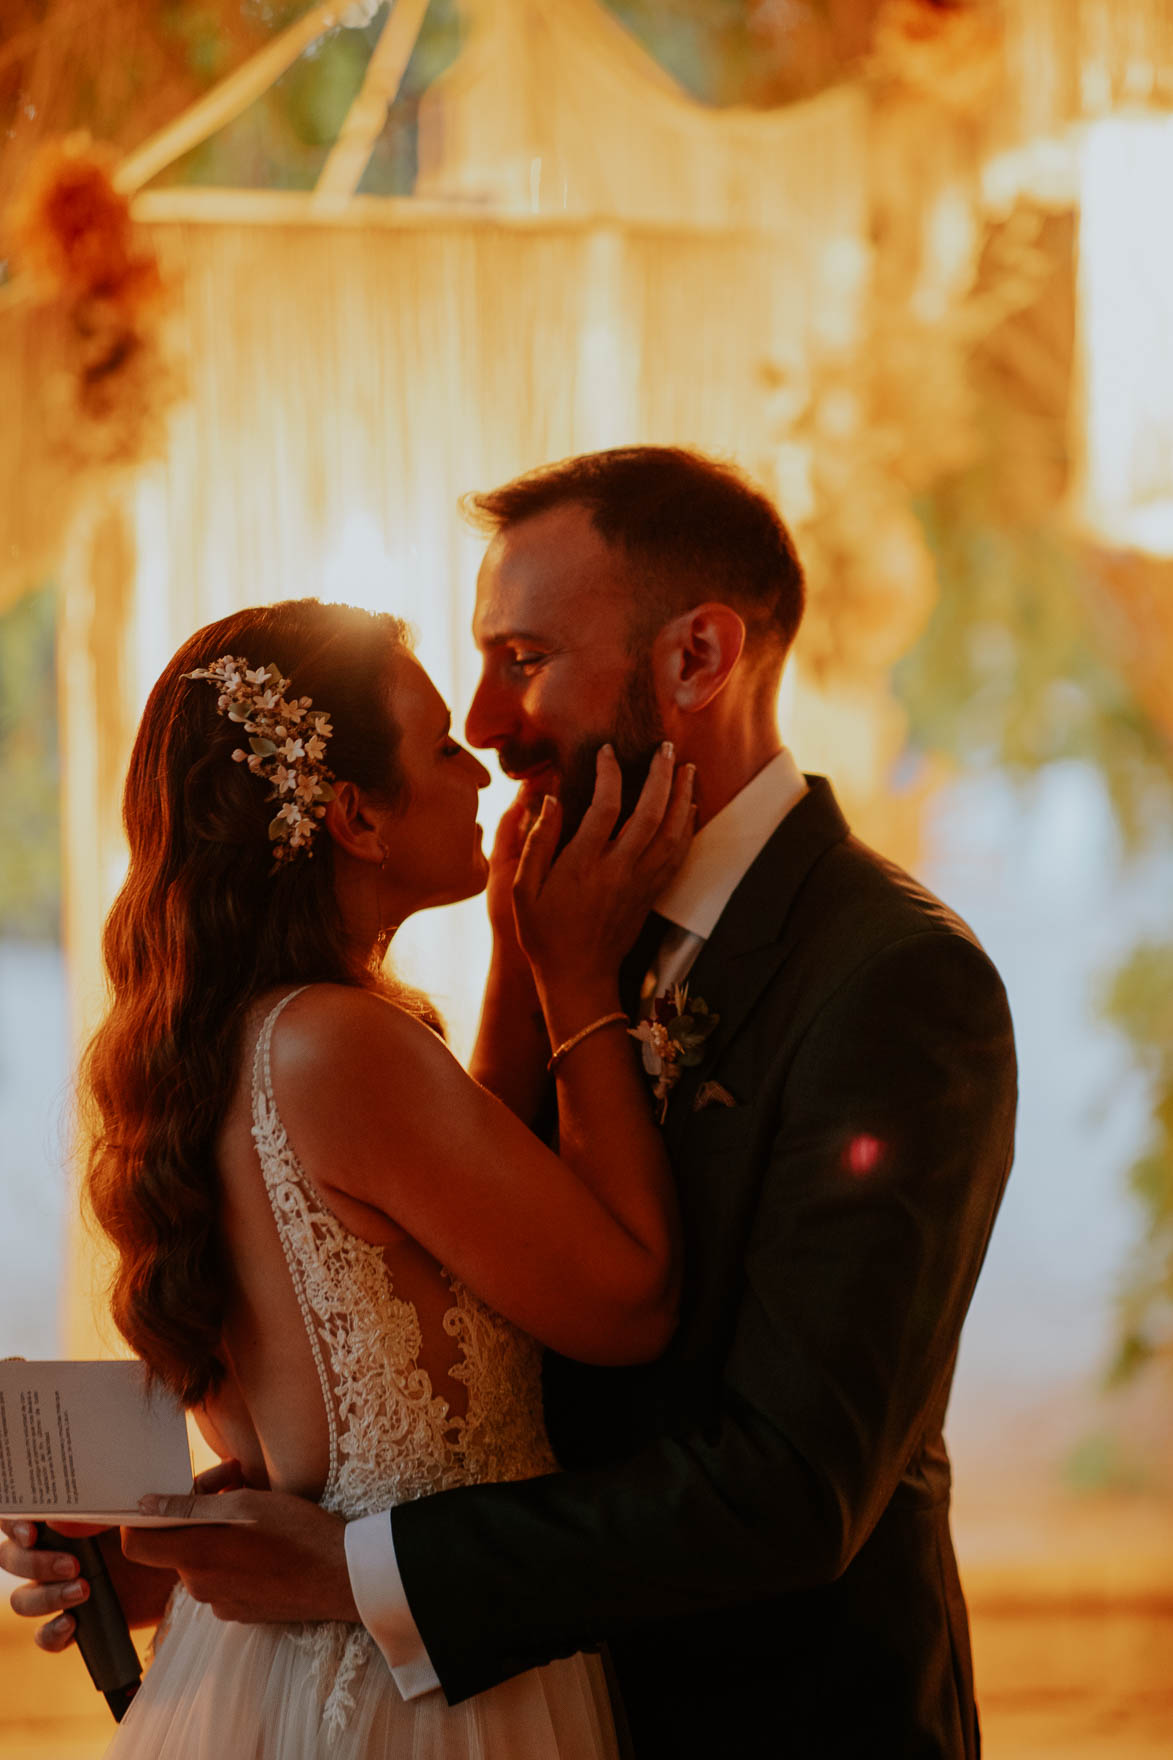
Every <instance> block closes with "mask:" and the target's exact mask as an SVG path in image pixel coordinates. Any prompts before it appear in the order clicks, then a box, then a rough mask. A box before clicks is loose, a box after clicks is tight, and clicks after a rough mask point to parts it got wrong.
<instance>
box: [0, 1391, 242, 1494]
mask: <svg viewBox="0 0 1173 1760" xmlns="http://www.w3.org/2000/svg"><path fill="white" fill-rule="evenodd" d="M191 1485H192V1473H191V1451H190V1448H189V1447H188V1440H187V1423H186V1420H185V1418H184V1415H183V1410H182V1408H181V1407H180V1406H179V1405H177V1404H176V1403H175V1401H174V1400H173V1399H172V1398H171V1397H170V1396H169V1395H168V1394H166V1393H162V1392H159V1393H156V1394H154V1395H150V1394H148V1392H147V1382H146V1372H145V1370H144V1368H143V1365H142V1364H141V1363H138V1362H115V1363H69V1362H25V1361H23V1360H21V1359H19V1358H10V1359H9V1360H8V1361H6V1362H0V1515H2V1516H16V1517H22V1518H24V1519H26V1520H29V1521H37V1520H44V1521H49V1522H52V1521H63V1522H64V1521H71V1522H104V1523H107V1524H110V1525H113V1524H116V1523H117V1524H125V1525H127V1526H131V1527H139V1526H142V1527H156V1526H159V1525H164V1524H162V1523H161V1522H160V1519H159V1518H158V1517H155V1518H153V1519H152V1518H150V1517H144V1516H141V1515H140V1514H139V1512H138V1500H139V1498H140V1497H143V1496H144V1495H145V1494H146V1493H147V1492H159V1493H160V1494H161V1495H163V1496H165V1497H172V1496H179V1497H184V1496H186V1495H187V1494H188V1493H189V1492H190V1491H191ZM197 1519H199V1518H197ZM202 1519H203V1520H204V1521H207V1520H208V1519H209V1518H208V1517H206V1516H205V1517H203V1518H202ZM165 1525H166V1526H168V1527H175V1526H180V1525H181V1524H180V1523H179V1522H177V1521H175V1520H174V1519H167V1520H166V1522H165Z"/></svg>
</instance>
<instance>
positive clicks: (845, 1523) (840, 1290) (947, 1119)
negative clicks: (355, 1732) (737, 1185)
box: [392, 931, 1015, 1702]
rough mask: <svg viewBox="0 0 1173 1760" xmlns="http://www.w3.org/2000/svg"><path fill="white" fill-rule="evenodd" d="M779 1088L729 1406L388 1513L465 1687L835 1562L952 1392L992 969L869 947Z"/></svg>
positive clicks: (442, 1662)
mask: <svg viewBox="0 0 1173 1760" xmlns="http://www.w3.org/2000/svg"><path fill="white" fill-rule="evenodd" d="M778 1092H779V1106H778V1112H777V1118H776V1125H775V1128H774V1134H773V1137H772V1142H771V1147H770V1153H769V1156H768V1164H767V1166H766V1170H765V1174H764V1178H763V1182H762V1185H761V1190H760V1197H759V1200H758V1204H757V1209H756V1213H755V1215H754V1219H753V1224H752V1228H751V1231H750V1235H749V1239H748V1244H747V1252H746V1258H745V1275H744V1282H743V1284H742V1288H741V1291H740V1296H739V1298H738V1303H737V1311H736V1318H735V1324H734V1329H733V1335H732V1344H731V1347H730V1350H729V1354H728V1357H727V1360H726V1363H725V1368H724V1373H723V1377H722V1384H721V1391H720V1399H719V1403H718V1406H717V1409H716V1410H715V1411H714V1412H713V1413H712V1415H711V1420H710V1418H708V1417H706V1421H705V1423H704V1425H703V1428H697V1429H695V1430H690V1431H685V1432H682V1433H679V1434H673V1435H666V1436H664V1437H662V1438H660V1439H658V1440H657V1441H655V1442H654V1443H652V1444H651V1445H649V1446H647V1447H645V1448H643V1449H642V1450H641V1451H640V1452H639V1453H638V1454H637V1455H635V1456H633V1457H632V1458H631V1459H629V1460H627V1461H625V1462H623V1463H621V1464H619V1465H617V1466H613V1467H607V1468H603V1469H598V1470H592V1471H585V1472H568V1473H563V1474H559V1475H552V1476H550V1477H546V1478H541V1479H535V1480H528V1481H524V1482H521V1483H517V1484H509V1485H483V1486H472V1487H462V1488H461V1489H459V1490H455V1491H451V1492H446V1493H443V1494H441V1495H440V1496H437V1497H433V1498H428V1499H425V1500H423V1501H421V1502H418V1503H414V1504H408V1505H404V1506H402V1507H400V1508H399V1509H397V1510H395V1511H393V1513H392V1524H393V1531H394V1538H395V1548H396V1552H397V1555H398V1559H399V1565H400V1569H401V1571H402V1576H403V1582H404V1586H405V1589H406V1592H407V1597H408V1600H409V1602H410V1605H411V1609H412V1613H413V1614H414V1616H415V1619H416V1622H417V1624H418V1626H419V1629H420V1632H421V1634H422V1635H423V1638H424V1642H425V1644H426V1646H427V1650H428V1653H429V1655H430V1656H431V1658H432V1661H433V1663H434V1665H435V1668H436V1671H437V1673H438V1675H439V1678H440V1681H441V1683H442V1685H443V1687H444V1690H445V1692H446V1694H447V1695H448V1697H449V1698H450V1699H451V1700H453V1701H454V1702H455V1701H456V1700H458V1699H461V1698H464V1697H466V1696H468V1695H469V1694H471V1693H474V1692H479V1691H481V1690H483V1689H484V1688H486V1687H488V1686H490V1685H493V1684H494V1683H495V1682H496V1681H498V1680H501V1679H503V1678H506V1677H507V1676H510V1675H512V1674H516V1673H518V1672H520V1671H521V1670H523V1669H526V1668H531V1667H534V1666H536V1665H538V1664H541V1663H544V1662H547V1661H550V1660H551V1659H552V1658H553V1657H556V1656H563V1655H568V1654H571V1653H572V1652H574V1651H576V1650H580V1649H584V1648H590V1647H592V1646H594V1645H597V1644H598V1643H599V1642H601V1641H604V1640H606V1639H608V1638H613V1637H617V1636H620V1635H621V1634H622V1633H623V1632H624V1631H626V1630H629V1629H630V1628H632V1627H633V1626H638V1625H640V1624H643V1623H646V1622H650V1621H656V1620H661V1619H669V1618H673V1617H677V1616H683V1615H696V1614H701V1613H705V1612H712V1611H714V1610H719V1609H720V1608H722V1607H724V1606H730V1605H733V1604H736V1603H741V1602H746V1601H750V1600H753V1599H755V1598H758V1597H761V1596H768V1595H773V1594H778V1593H781V1592H784V1591H787V1590H793V1589H800V1588H803V1587H808V1586H811V1585H814V1584H818V1583H823V1582H828V1581H830V1580H832V1579H834V1578H835V1577H837V1576H838V1575H840V1574H841V1573H842V1572H843V1571H844V1570H845V1569H846V1567H847V1566H848V1564H849V1563H850V1562H851V1560H852V1558H853V1557H854V1556H855V1554H856V1552H857V1551H858V1550H859V1548H860V1547H861V1546H862V1544H863V1543H864V1541H865V1540H866V1539H867V1537H868V1535H869V1534H870V1532H871V1530H872V1528H873V1527H874V1525H875V1523H876V1521H877V1520H878V1518H879V1516H880V1515H881V1514H882V1512H883V1510H884V1507H885V1505H886V1504H887V1502H888V1501H889V1499H890V1498H891V1496H892V1493H893V1491H894V1490H895V1488H896V1485H897V1483H898V1482H899V1480H900V1478H901V1475H902V1473H903V1472H904V1471H905V1468H906V1466H907V1465H908V1462H909V1460H910V1458H911V1456H912V1455H913V1453H914V1451H915V1449H916V1446H917V1443H918V1441H919V1439H920V1437H921V1435H922V1433H923V1432H924V1431H925V1429H926V1426H927V1423H928V1421H929V1418H930V1416H931V1414H932V1413H933V1412H934V1411H938V1410H939V1409H940V1403H941V1402H942V1401H943V1399H944V1396H945V1393H946V1391H947V1387H948V1381H949V1376H950V1374H951V1372H952V1365H953V1360H954V1357H955V1353H956V1348H957V1342H958V1336H959V1333H960V1329H961V1323H962V1320H963V1318H964V1315H965V1312H966V1308H967V1307H968V1304H969V1300H970V1296H971V1295H972V1292H973V1287H974V1284H975V1282H976V1279H977V1275H978V1271H979V1269H980V1266H981V1261H982V1258H983V1256H984V1253H985V1249H986V1244H987V1241H988V1238H989V1232H990V1228H991V1226H992V1223H993V1219H994V1214H995V1212H996V1209H997V1206H998V1202H999V1200H1000V1197H1001V1193H1002V1189H1003V1186H1004V1183H1005V1179H1006V1175H1007V1172H1008V1170H1009V1165H1010V1160H1011V1155H1012V1142H1013V1119H1014V1105H1015V1070H1014V1052H1013V1040H1012V1034H1011V1026H1010V1018H1009V1012H1008V1009H1007V1006H1006V1000H1005V995H1004V992H1003V990H1002V986H1001V984H1000V982H999V980H998V977H997V974H996V973H995V972H994V970H993V967H992V966H991V965H990V963H989V961H988V960H987V959H986V957H985V955H984V954H983V953H982V952H981V951H980V949H978V948H977V947H976V946H975V945H974V944H973V943H971V942H969V941H967V940H965V939H964V938H963V937H961V936H959V935H956V934H952V933H947V932H943V931H942V932H937V931H932V932H929V933H924V934H917V935H914V936H912V937H909V938H908V939H906V940H904V941H900V942H898V943H896V944H895V945H893V946H890V947H888V948H886V949H885V950H883V951H882V952H881V953H878V954H875V955H873V956H872V958H871V959H870V960H868V961H867V962H866V963H865V964H864V965H863V966H862V967H861V968H860V969H859V970H857V971H856V972H855V973H854V974H853V975H852V976H851V977H850V978H849V979H848V980H847V981H846V982H845V983H844V984H843V985H842V986H841V987H840V989H839V990H838V992H837V993H836V994H834V995H833V996H832V997H831V999H830V1000H829V1001H828V1002H827V1003H825V1004H824V1005H823V1007H822V1009H821V1010H820V1012H819V1014H818V1015H817V1016H816V1018H815V1019H814V1021H813V1022H812V1024H811V1025H810V1027H809V1028H808V1029H807V1030H806V1033H805V1035H804V1036H803V1039H802V1041H801V1043H800V1044H799V1046H798V1049H797V1051H796V1052H795V1053H794V1054H793V1056H792V1057H791V1058H790V1059H788V1066H787V1068H786V1069H785V1071H784V1072H782V1073H781V1082H780V1086H779V1089H778Z"/></svg>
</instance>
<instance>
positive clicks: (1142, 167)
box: [1079, 116, 1173, 556]
mask: <svg viewBox="0 0 1173 1760" xmlns="http://www.w3.org/2000/svg"><path fill="white" fill-rule="evenodd" d="M1171 187H1173V119H1170V118H1169V117H1167V116H1137V117H1113V118H1111V119H1109V120H1106V121H1103V122H1097V123H1095V124H1093V125H1092V126H1090V127H1089V128H1088V131H1087V135H1086V138H1085V141H1084V145H1083V176H1082V201H1081V207H1080V246H1079V288H1080V303H1081V308H1082V326H1083V346H1084V368H1083V371H1084V410H1083V412H1082V415H1083V418H1084V421H1085V423H1086V428H1085V434H1084V443H1083V448H1082V450H1083V458H1084V473H1085V477H1084V495H1083V515H1084V518H1085V519H1086V520H1087V522H1088V524H1089V525H1090V526H1091V527H1092V528H1093V529H1094V530H1095V532H1096V533H1098V534H1099V535H1100V536H1101V537H1102V538H1103V539H1105V540H1106V541H1107V542H1108V543H1110V544H1112V545H1115V546H1118V547H1120V548H1126V549H1133V550H1140V551H1146V552H1148V553H1150V554H1152V555H1156V556H1173V227H1171V226H1170V224H1169V218H1168V210H1169V190H1170V188H1171Z"/></svg>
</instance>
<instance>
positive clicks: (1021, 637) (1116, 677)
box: [896, 466, 1173, 1466]
mask: <svg viewBox="0 0 1173 1760" xmlns="http://www.w3.org/2000/svg"><path fill="white" fill-rule="evenodd" d="M992 483H993V472H992V467H989V466H987V467H986V468H985V469H983V468H982V467H977V468H975V470H974V471H973V472H972V473H971V474H969V475H967V476H965V477H962V478H958V479H955V480H953V481H951V482H949V483H946V484H944V485H942V486H941V487H940V488H939V489H938V490H937V491H936V492H935V493H934V494H932V495H930V496H927V497H926V498H925V499H924V500H923V501H922V502H921V504H920V506H919V513H920V517H921V520H922V523H923V526H924V530H925V533H926V536H927V538H928V541H929V543H930V545H931V547H932V549H933V552H934V555H935V559H936V564H937V570H938V576H939V584H940V597H939V600H938V604H937V607H936V609H935V612H934V615H933V617H932V619H931V621H930V624H929V626H928V628H927V629H926V631H925V633H924V635H923V637H922V639H921V641H920V642H919V644H918V645H917V647H916V649H915V650H914V651H913V652H912V653H911V654H910V655H909V656H908V657H907V658H906V659H905V661H904V662H903V663H902V664H901V666H900V667H899V668H898V670H897V675H896V687H897V690H898V693H899V694H900V696H901V698H902V700H903V702H904V704H905V705H906V707H907V710H908V713H909V717H910V737H911V741H912V743H913V745H914V746H916V747H918V748H920V749H921V750H932V751H937V752H943V753H945V754H947V755H948V756H950V757H951V758H953V759H954V760H955V761H956V762H958V763H959V764H961V765H962V766H976V767H990V766H996V767H999V768H1001V769H1003V770H1005V771H1008V772H1010V774H1012V775H1017V776H1020V777H1022V778H1023V779H1026V778H1028V777H1029V776H1030V775H1031V774H1033V773H1034V772H1036V771H1038V770H1040V769H1042V768H1043V767H1044V766H1046V765H1048V764H1053V763H1057V762H1060V761H1063V760H1080V761H1082V762H1084V763H1087V764H1092V765H1094V766H1095V767H1096V769H1097V770H1098V771H1099V772H1100V775H1101V776H1102V778H1103V780H1104V783H1105V785H1106V787H1107V790H1108V794H1109V798H1110V800H1111V802H1112V806H1113V810H1114V813H1115V817H1116V820H1117V823H1118V825H1119V827H1120V830H1121V833H1122V836H1123V838H1124V841H1125V845H1126V848H1128V849H1131V850H1133V851H1136V850H1138V849H1139V848H1140V847H1142V846H1143V845H1144V844H1145V842H1146V841H1149V840H1150V839H1151V838H1152V836H1153V835H1154V832H1156V833H1157V834H1160V835H1163V834H1165V833H1166V832H1167V828H1168V827H1169V826H1170V825H1171V824H1173V754H1171V753H1170V749H1169V746H1168V743H1167V741H1166V740H1165V738H1164V736H1163V735H1162V733H1161V731H1160V730H1159V729H1158V728H1157V727H1156V726H1155V725H1154V723H1153V722H1152V720H1151V719H1150V718H1149V717H1148V715H1147V714H1146V713H1145V711H1144V710H1143V708H1142V707H1141V705H1140V704H1139V702H1138V701H1137V699H1136V697H1135V696H1134V695H1133V693H1132V692H1131V690H1130V689H1129V686H1128V683H1127V680H1126V679H1125V677H1124V675H1123V673H1122V672H1121V671H1120V669H1119V668H1118V667H1117V666H1115V665H1114V664H1113V662H1112V659H1111V656H1110V655H1109V654H1107V653H1106V652H1105V650H1104V648H1103V646H1102V644H1101V643H1100V642H1099V640H1098V633H1097V624H1096V620H1095V617H1094V615H1093V608H1094V595H1095V592H1096V584H1095V581H1094V579H1093V578H1092V576H1091V574H1090V572H1089V566H1088V564H1087V562H1086V561H1085V560H1084V558H1083V557H1082V555H1081V553H1080V552H1079V550H1078V549H1077V548H1076V546H1075V544H1074V543H1073V542H1072V541H1071V540H1070V539H1069V538H1068V537H1067V536H1066V535H1065V534H1064V533H1063V532H1062V531H1061V530H1060V529H1059V528H1058V527H1056V526H1054V525H1048V524H1046V523H1043V524H1039V525H1034V526H1029V525H1026V524H1019V523H1017V522H1015V521H1014V520H1012V519H1006V518H1002V517H999V511H998V507H997V503H996V500H995V497H994V495H993V494H992V493H991V488H992ZM1101 1013H1102V1016H1103V1017H1104V1018H1105V1019H1107V1020H1109V1021H1110V1022H1111V1023H1112V1024H1113V1025H1114V1026H1115V1027H1116V1028H1117V1029H1118V1030H1119V1031H1120V1032H1121V1033H1123V1035H1124V1036H1125V1038H1126V1039H1127V1041H1128V1043H1129V1045H1130V1047H1131V1050H1132V1054H1133V1057H1134V1059H1135V1061H1136V1063H1137V1065H1138V1066H1139V1067H1140V1068H1141V1069H1142V1070H1143V1071H1144V1072H1145V1073H1146V1075H1147V1076H1148V1078H1149V1080H1150V1082H1151V1091H1152V1122H1151V1127H1150V1132H1149V1138H1148V1141H1147V1143H1146V1145H1145V1148H1144V1150H1143V1152H1142V1154H1141V1156H1140V1157H1139V1159H1138V1160H1137V1161H1136V1163H1135V1164H1134V1166H1133V1167H1132V1168H1131V1169H1130V1170H1129V1173H1128V1181H1129V1186H1130V1189H1131V1191H1132V1193H1133V1194H1134V1196H1135V1198H1136V1200H1137V1202H1138V1204H1139V1206H1140V1209H1141V1211H1142V1213H1143V1215H1144V1217H1145V1221H1146V1231H1145V1236H1144V1239H1143V1241H1142V1242H1141V1245H1140V1247H1139V1248H1138V1250H1137V1252H1136V1254H1135V1256H1134V1259H1133V1262H1132V1264H1131V1266H1130V1268H1129V1270H1128V1273H1127V1276H1126V1280H1125V1285H1124V1288H1123V1290H1122V1292H1121V1300H1120V1331H1119V1337H1118V1341H1117V1346H1116V1354H1115V1361H1114V1364H1113V1367H1112V1378H1113V1379H1114V1380H1116V1381H1124V1380H1127V1379H1128V1378H1129V1377H1130V1376H1131V1375H1133V1374H1134V1373H1135V1372H1136V1371H1137V1370H1138V1369H1140V1368H1141V1367H1142V1365H1143V1364H1145V1363H1146V1362H1147V1361H1148V1360H1149V1359H1150V1358H1151V1357H1153V1356H1154V1355H1155V1354H1157V1353H1158V1352H1161V1351H1166V1350H1170V1349H1173V940H1170V941H1169V942H1152V943H1150V942H1146V943H1145V944H1143V945H1141V946H1138V947H1137V948H1136V949H1135V950H1134V951H1133V953H1132V954H1131V955H1130V956H1129V958H1128V959H1127V960H1126V961H1125V963H1124V964H1123V965H1122V966H1121V967H1120V969H1119V970H1118V971H1116V972H1115V973H1113V974H1111V975H1110V977H1109V979H1108V980H1107V983H1106V986H1105V993H1104V998H1103V1001H1102V1005H1101ZM1084 1465H1085V1466H1086V1465H1087V1463H1086V1462H1085V1463H1084Z"/></svg>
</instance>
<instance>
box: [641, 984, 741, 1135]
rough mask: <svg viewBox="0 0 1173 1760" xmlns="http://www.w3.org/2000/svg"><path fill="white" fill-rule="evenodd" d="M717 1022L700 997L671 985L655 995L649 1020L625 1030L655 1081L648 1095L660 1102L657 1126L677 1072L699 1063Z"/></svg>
mask: <svg viewBox="0 0 1173 1760" xmlns="http://www.w3.org/2000/svg"><path fill="white" fill-rule="evenodd" d="M720 1019H721V1017H720V1015H719V1014H711V1013H710V1012H709V1005H708V1003H707V1002H706V1001H705V1000H704V998H703V997H701V996H689V994H688V985H687V984H673V986H672V988H671V989H670V990H668V991H666V992H665V993H664V995H663V996H657V998H656V1000H655V1002H654V1003H653V1004H652V1014H651V1018H650V1019H649V1020H646V1021H641V1022H640V1023H639V1025H638V1027H629V1028H628V1029H627V1030H628V1032H629V1033H630V1034H631V1036H632V1038H633V1039H638V1040H639V1042H640V1049H641V1050H642V1052H643V1060H644V1068H645V1069H646V1070H647V1072H648V1074H649V1075H650V1076H655V1078H656V1084H655V1087H654V1088H653V1089H652V1094H653V1096H654V1098H655V1099H657V1100H658V1101H659V1102H660V1123H661V1124H663V1122H664V1120H665V1118H666V1117H667V1116H668V1096H669V1095H670V1094H671V1092H672V1090H673V1088H674V1087H675V1086H676V1084H677V1082H678V1081H679V1080H680V1075H681V1071H682V1070H686V1069H692V1068H694V1067H695V1066H696V1065H697V1064H698V1063H699V1062H700V1060H701V1057H702V1056H703V1054H704V1045H705V1040H706V1039H707V1038H708V1036H709V1034H710V1033H711V1032H712V1030H713V1028H714V1027H715V1026H716V1025H717V1022H718V1021H719V1020H720Z"/></svg>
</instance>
